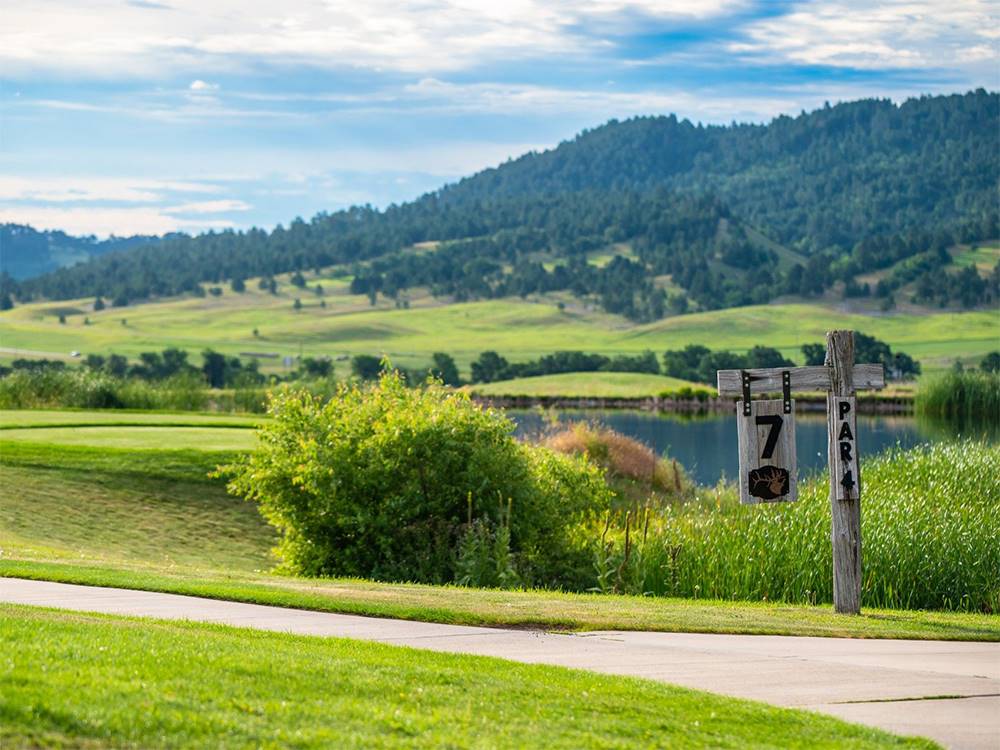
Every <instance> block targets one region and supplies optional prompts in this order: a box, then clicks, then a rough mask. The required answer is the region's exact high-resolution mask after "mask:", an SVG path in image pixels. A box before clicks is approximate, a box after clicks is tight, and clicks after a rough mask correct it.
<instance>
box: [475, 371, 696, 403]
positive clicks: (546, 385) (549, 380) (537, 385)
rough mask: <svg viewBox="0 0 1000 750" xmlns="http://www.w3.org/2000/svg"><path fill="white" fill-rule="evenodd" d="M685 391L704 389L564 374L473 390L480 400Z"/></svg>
mask: <svg viewBox="0 0 1000 750" xmlns="http://www.w3.org/2000/svg"><path fill="white" fill-rule="evenodd" d="M685 387H687V388H699V387H701V388H703V387H704V386H702V385H700V384H698V383H691V382H689V381H687V380H680V379H679V378H670V377H666V376H664V375H650V374H647V373H641V372H565V373H559V374H557V375H539V376H536V377H533V378H514V379H513V380H501V381H498V382H495V383H480V384H477V385H475V386H473V387H472V390H473V392H475V393H476V394H478V395H481V396H529V397H539V396H542V397H544V396H559V397H566V398H644V397H647V396H650V395H656V394H659V393H662V392H663V391H670V390H677V389H678V388H685Z"/></svg>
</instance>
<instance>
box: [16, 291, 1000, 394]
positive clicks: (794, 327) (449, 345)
mask: <svg viewBox="0 0 1000 750" xmlns="http://www.w3.org/2000/svg"><path fill="white" fill-rule="evenodd" d="M318 281H319V282H320V283H322V285H323V287H324V289H325V290H326V291H325V295H324V296H323V297H322V301H324V302H325V304H326V307H320V298H319V297H316V296H315V295H314V294H313V293H312V292H310V291H308V290H306V291H302V290H299V289H296V288H294V287H292V286H290V285H289V284H287V283H285V284H283V286H282V290H281V291H280V292H279V294H278V295H270V294H267V293H265V292H262V291H260V290H258V289H256V287H255V285H253V284H248V287H250V288H248V291H247V292H245V293H244V294H236V293H233V292H231V291H230V290H228V289H226V290H225V292H224V293H223V295H222V296H220V297H211V296H210V297H206V298H184V299H172V300H164V301H158V302H153V303H149V304H143V305H138V306H135V307H127V308H107V309H105V310H103V311H101V312H93V311H92V309H91V306H92V302H93V301H92V300H89V299H87V300H77V301H71V302H65V303H59V305H54V304H53V303H34V304H28V305H22V306H19V307H16V308H14V309H13V310H9V311H6V312H4V313H0V340H2V342H3V349H2V350H0V354H3V355H4V356H5V357H6V358H8V359H10V358H13V357H15V356H21V355H20V354H19V352H24V351H31V352H35V353H37V354H39V355H43V354H44V355H47V356H59V357H66V356H67V355H68V354H69V352H71V351H80V352H82V353H84V354H87V353H91V352H95V353H108V352H112V351H114V352H117V353H120V354H127V355H129V356H132V357H134V356H136V355H138V354H139V353H140V352H142V351H151V350H158V349H162V348H164V347H167V346H177V347H180V348H182V349H187V350H189V351H191V352H192V354H193V355H196V354H197V353H198V352H200V351H201V350H202V349H204V348H206V347H213V348H216V349H219V350H221V351H224V352H225V353H227V354H232V355H239V354H241V353H245V352H258V353H269V354H277V355H297V354H299V352H300V350H301V352H302V353H303V354H305V355H307V356H309V355H311V356H317V355H330V356H334V357H347V356H350V355H353V354H359V353H365V354H380V353H387V354H389V355H390V357H391V358H392V359H393V361H394V362H396V363H397V364H399V365H403V366H417V365H426V364H427V363H428V361H429V359H430V355H431V353H432V352H436V351H444V352H448V353H450V354H452V355H453V356H455V358H456V359H457V361H458V362H459V364H460V365H461V366H462V367H463V368H467V367H468V364H469V362H471V361H472V360H473V359H475V358H476V357H477V356H478V354H479V353H480V352H481V351H483V350H486V349H494V350H496V351H498V352H500V353H502V354H503V355H504V356H506V357H507V358H508V359H510V360H512V361H521V360H525V359H529V358H537V357H539V356H541V355H543V354H547V353H550V352H552V351H553V350H556V349H562V350H573V349H576V350H584V351H591V352H602V353H605V354H617V353H637V352H641V351H643V350H645V349H651V350H653V351H654V352H657V353H658V354H659V353H661V352H662V351H664V350H666V349H679V348H682V347H683V346H685V345H686V344H691V343H698V344H704V345H706V346H709V347H710V348H712V349H734V350H740V351H743V350H746V349H748V348H750V347H751V346H753V345H755V344H762V345H768V346H774V347H776V348H778V349H780V350H781V351H782V352H783V353H784V354H785V355H786V356H790V357H792V358H794V359H798V360H801V352H800V351H799V347H800V346H801V345H802V344H805V343H810V342H820V341H822V340H823V336H824V333H825V332H826V331H827V330H829V329H831V328H853V329H855V330H859V331H863V332H865V333H868V334H871V335H874V336H877V337H878V338H880V339H883V340H885V341H887V342H888V343H889V344H890V345H892V347H893V348H896V349H902V350H904V351H906V352H908V353H910V354H911V355H913V356H915V357H917V358H918V359H920V360H921V361H922V362H923V363H924V364H925V366H928V367H929V368H930V369H935V368H941V367H944V366H946V365H947V364H949V363H950V362H951V361H952V360H953V359H954V358H956V357H962V358H965V359H973V358H975V357H981V356H982V355H983V354H985V353H987V352H988V351H990V350H992V349H995V348H996V347H997V331H998V330H1000V311H998V310H993V311H975V312H961V313H956V312H936V313H933V314H891V315H878V316H876V315H858V314H849V313H845V312H842V311H841V310H840V309H839V308H838V307H837V306H836V305H833V304H831V305H820V304H785V305H761V306H755V307H745V308H734V309H730V310H720V311H713V312H705V313H696V314H692V315H684V316H678V317H672V318H666V319H664V320H660V321H656V322H654V323H649V324H645V325H636V324H633V323H630V322H629V321H627V320H625V319H623V318H621V317H618V316H612V315H608V314H605V313H602V312H598V311H596V310H594V309H591V308H589V307H587V306H584V305H581V303H580V302H579V300H573V299H571V298H568V297H565V295H563V296H559V295H552V296H549V297H545V298H537V299H536V298H529V299H528V300H521V299H502V300H489V301H482V302H472V303H463V304H444V303H443V302H442V301H440V300H435V299H433V298H432V297H430V296H429V295H426V294H415V295H413V296H412V298H411V300H410V309H395V307H394V306H393V305H392V304H391V303H389V302H387V301H384V300H383V301H380V302H379V304H378V305H377V306H376V307H374V308H373V307H371V306H369V304H368V301H367V298H365V297H362V296H358V295H351V294H350V293H349V290H348V283H347V281H346V280H344V279H330V278H321V279H318ZM309 283H310V284H313V283H314V281H313V280H312V279H310V281H309ZM296 297H301V298H302V300H303V304H304V308H303V309H302V310H301V311H295V310H294V309H293V307H292V303H293V300H294V298H296ZM557 302H562V303H563V309H560V307H559V306H557ZM67 310H70V311H73V310H75V311H77V312H76V313H75V314H70V315H69V316H68V317H67V322H66V323H65V324H60V323H59V322H58V315H59V313H60V312H65V311H67ZM85 318H87V319H89V323H87V324H85ZM255 330H256V331H257V335H255V334H254V331H255ZM195 359H197V357H195ZM262 362H263V364H264V366H265V367H266V368H270V369H280V367H281V365H280V359H278V358H271V359H264V360H262ZM337 367H338V371H339V373H340V374H341V375H345V374H346V364H341V363H338V365H337ZM466 371H467V369H466Z"/></svg>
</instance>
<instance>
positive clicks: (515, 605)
mask: <svg viewBox="0 0 1000 750" xmlns="http://www.w3.org/2000/svg"><path fill="white" fill-rule="evenodd" d="M40 432H41V431H40ZM0 438H2V435H0ZM231 456H232V454H229V453H220V452H212V451H194V450H188V451H156V450H144V451H136V450H122V449H117V450H116V449H107V448H103V449H98V448H86V447H79V446H71V447H60V446H50V445H43V444H35V443H24V442H18V443H14V442H4V441H2V440H0V479H2V480H3V481H2V482H0V550H2V553H0V576H16V577H23V578H37V579H40V580H53V581H63V582H67V583H80V584H89V585H101V586H119V587H124V588H135V589H144V590H149V591H168V592H174V593H181V594H190V595H195V596H206V597H212V598H219V599H232V600H236V601H246V602H256V603H261V604H273V605H278V606H287V607H300V608H304V609H316V610H321V611H328V612H346V613H353V614H362V615H379V616H386V617H398V618H403V619H414V620H426V621H433V622H450V623H460V624H469V625H496V626H516V627H526V626H528V627H542V628H550V629H588V630H594V629H602V630H603V629H611V630H664V631H680V632H717V633H761V634H795V635H817V636H848V637H872V638H933V639H954V640H993V641H1000V617H995V616H986V615H978V614H958V613H939V612H906V611H891V612H890V611H879V610H870V609H866V610H865V612H864V614H863V615H861V616H860V617H850V618H845V617H840V616H837V615H834V614H833V613H832V611H831V609H830V608H829V607H815V606H801V605H775V604H756V603H732V602H715V601H696V600H684V599H669V598H660V597H638V596H604V595H596V594H564V593H559V592H551V591H520V592H519V591H492V590H480V589H468V588H458V587H448V586H421V585H410V584H384V583H375V582H371V581H357V580H303V579H292V578H286V577H282V576H278V575H274V574H270V573H264V572H260V571H261V570H266V569H267V568H268V567H269V566H270V565H271V564H272V561H271V560H269V558H268V550H269V549H270V547H272V546H273V545H274V543H275V537H274V533H273V531H272V530H271V529H270V528H269V527H267V526H265V525H264V523H263V522H262V521H261V520H260V518H259V516H258V515H257V512H256V510H255V509H254V507H253V506H252V505H250V504H248V503H244V502H241V501H239V500H236V499H234V498H232V497H230V496H228V495H227V494H226V493H225V490H224V488H223V487H222V485H221V483H220V482H219V481H218V480H209V479H208V478H207V473H208V472H209V471H211V469H212V468H213V467H215V466H216V465H218V464H219V463H223V462H225V461H227V460H229V459H230V458H231Z"/></svg>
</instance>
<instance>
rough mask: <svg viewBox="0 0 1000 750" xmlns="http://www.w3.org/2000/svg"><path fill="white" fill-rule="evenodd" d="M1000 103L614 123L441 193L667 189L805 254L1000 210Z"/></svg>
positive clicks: (962, 101) (983, 96) (965, 99)
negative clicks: (730, 120)
mask: <svg viewBox="0 0 1000 750" xmlns="http://www.w3.org/2000/svg"><path fill="white" fill-rule="evenodd" d="M998 128H1000V96H998V95H997V94H996V93H987V92H985V91H982V90H980V91H976V92H973V93H970V94H966V95H953V96H941V97H925V98H921V99H910V100H908V101H906V102H904V103H903V104H901V105H900V106H896V105H894V104H893V103H892V102H890V101H888V100H876V99H867V100H863V101H857V102H850V103H846V104H839V105H837V106H835V107H830V106H827V107H825V108H823V109H820V110H817V111H815V112H812V113H810V114H802V115H801V116H799V117H795V118H792V117H787V116H782V117H778V118H777V119H775V120H773V121H772V122H771V123H770V124H767V125H734V126H726V127H717V126H708V127H703V126H700V125H693V124H691V123H690V122H688V121H687V120H683V121H679V120H677V118H676V117H674V116H670V117H640V118H636V119H632V120H628V121H626V122H621V123H619V122H615V121H612V122H610V123H608V124H607V125H604V126H603V127H600V128H596V129H594V130H591V131H587V132H584V133H582V134H581V135H580V136H578V137H577V138H576V139H575V140H573V141H571V142H568V143H564V144H562V145H561V146H560V147H559V148H557V149H554V150H552V151H546V152H544V153H532V154H527V155H525V156H522V157H521V158H519V159H517V160H515V161H512V162H508V163H507V164H504V165H503V166H501V167H498V168H495V169H488V170H486V171H484V172H481V173H479V174H477V175H475V176H473V177H470V178H467V179H464V180H462V181H461V182H459V183H458V184H456V185H454V186H451V187H448V188H445V189H444V190H443V191H441V195H442V197H443V198H445V199H448V200H454V201H455V202H457V203H459V204H463V203H467V202H469V201H477V200H478V201H486V200H489V199H492V198H495V197H496V196H498V195H523V194H525V193H546V192H563V191H567V190H582V189H612V190H614V189H618V190H621V189H627V190H644V189H649V188H652V187H655V186H666V187H668V188H672V189H682V190H695V191H699V192H707V193H713V194H715V195H716V196H718V197H719V198H720V199H721V200H722V202H723V203H725V204H726V205H727V206H728V207H729V209H730V210H731V211H732V212H733V213H734V214H735V215H737V216H739V217H740V218H741V219H744V220H746V221H749V222H750V223H751V224H754V225H755V226H757V227H758V228H759V229H760V230H762V231H764V232H765V233H766V234H767V235H768V236H769V237H770V238H771V239H773V240H776V241H778V242H781V243H783V244H786V245H790V246H792V245H793V246H796V247H798V248H800V249H802V250H804V251H806V252H809V251H814V250H821V249H824V248H827V247H829V246H838V247H840V248H841V249H843V250H850V249H851V248H852V247H853V245H854V244H855V243H856V242H858V241H859V240H861V239H863V238H865V237H869V236H871V235H877V234H892V233H896V232H900V231H905V230H908V229H935V228H939V227H942V226H948V225H952V224H954V223H956V222H965V221H968V220H969V219H973V218H978V217H982V216H985V215H987V214H988V213H990V212H994V211H995V210H996V205H997V185H998V178H1000V135H998V133H1000V131H998Z"/></svg>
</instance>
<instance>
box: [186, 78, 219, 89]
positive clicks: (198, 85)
mask: <svg viewBox="0 0 1000 750" xmlns="http://www.w3.org/2000/svg"><path fill="white" fill-rule="evenodd" d="M188 88H189V89H190V90H191V91H218V90H219V84H217V83H207V82H205V81H203V80H201V79H200V78H198V79H196V80H194V81H191V85H190V86H188Z"/></svg>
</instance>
